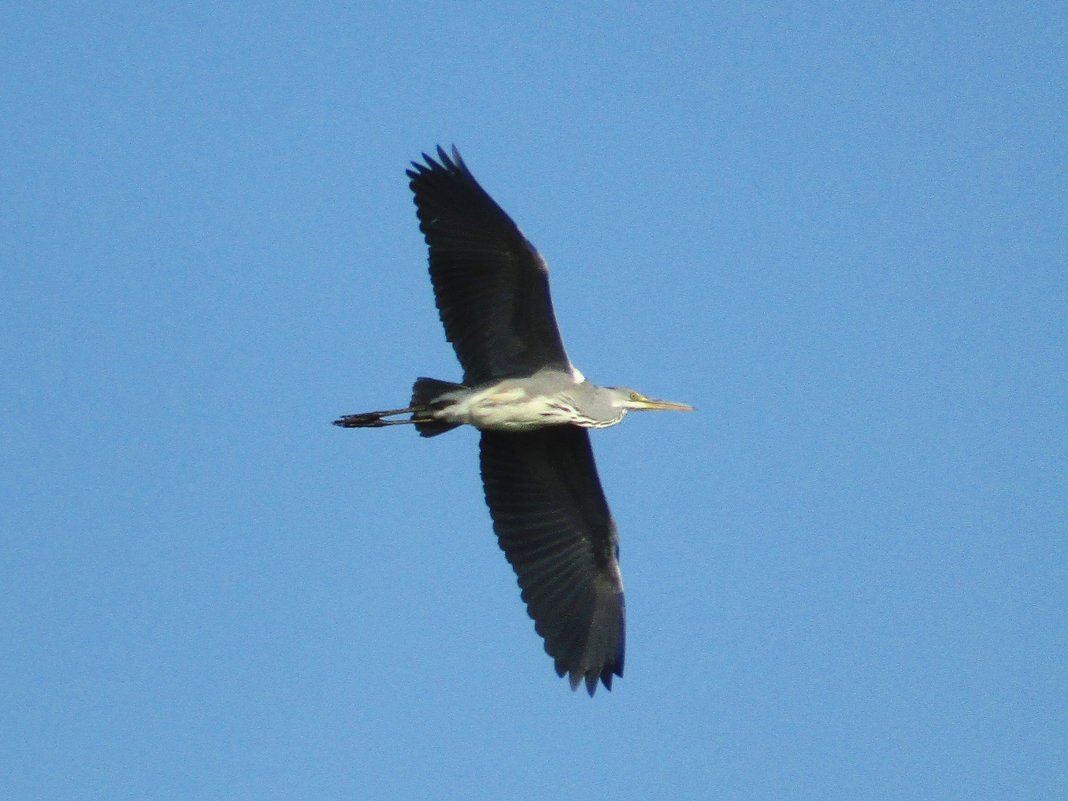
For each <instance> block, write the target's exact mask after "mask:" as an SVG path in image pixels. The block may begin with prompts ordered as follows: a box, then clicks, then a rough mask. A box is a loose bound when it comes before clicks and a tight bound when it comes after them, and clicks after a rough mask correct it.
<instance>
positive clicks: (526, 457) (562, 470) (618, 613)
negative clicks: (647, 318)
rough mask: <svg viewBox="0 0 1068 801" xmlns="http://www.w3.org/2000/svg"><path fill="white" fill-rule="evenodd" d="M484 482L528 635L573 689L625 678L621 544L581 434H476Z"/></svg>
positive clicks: (559, 430)
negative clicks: (528, 620) (530, 621)
mask: <svg viewBox="0 0 1068 801" xmlns="http://www.w3.org/2000/svg"><path fill="white" fill-rule="evenodd" d="M481 451H482V481H483V484H484V485H485V488H486V503H487V504H488V505H489V508H490V514H491V515H492V516H493V528H494V530H495V531H496V532H497V537H498V540H499V541H500V544H501V548H502V549H503V550H504V553H505V556H507V557H508V561H509V562H511V563H512V567H513V568H514V569H515V572H516V575H517V576H518V577H519V586H520V587H521V588H522V590H523V600H524V601H526V604H527V610H528V611H529V612H530V616H531V617H532V618H534V628H535V629H536V630H537V632H538V634H540V635H541V636H542V637H543V638H544V639H545V650H546V651H547V652H548V654H549V656H551V657H553V659H554V660H555V662H556V672H557V674H559V675H560V676H563V675H564V674H565V673H567V674H569V678H570V681H571V687H572V689H574V688H576V687H578V685H579V684H580V683H581V682H582V681H585V682H586V689H587V690H588V691H589V693H590V695H593V692H594V690H595V689H596V687H597V680H598V679H600V680H601V682H603V683H604V686H605V687H607V688H608V689H612V676H613V675H616V676H622V675H623V649H624V606H623V580H622V577H621V576H620V572H619V561H618V554H619V537H618V534H617V532H616V525H615V522H614V521H613V520H612V514H611V512H610V511H609V510H608V503H607V502H606V501H605V497H604V491H603V490H602V489H601V482H600V480H599V479H598V477H597V466H596V465H595V464H594V461H593V451H592V450H591V449H590V438H589V435H588V434H587V432H586V429H584V428H578V427H573V426H553V427H550V428H541V429H536V430H533V431H524V432H515V433H513V432H500V431H483V432H482V449H481Z"/></svg>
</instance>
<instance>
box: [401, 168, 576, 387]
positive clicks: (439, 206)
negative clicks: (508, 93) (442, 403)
mask: <svg viewBox="0 0 1068 801" xmlns="http://www.w3.org/2000/svg"><path fill="white" fill-rule="evenodd" d="M423 158H424V159H425V160H426V164H420V163H417V162H412V168H413V169H411V170H408V177H409V178H411V188H412V191H413V192H414V193H415V205H416V208H417V210H418V215H419V229H420V230H421V231H422V232H423V234H424V236H425V237H426V243H427V245H428V246H429V248H430V278H431V280H432V281H433V284H434V297H435V300H436V302H437V306H438V312H439V313H440V315H441V321H442V323H444V324H445V335H446V337H447V338H448V340H449V341H450V342H451V343H452V345H453V348H455V350H456V356H457V357H458V358H459V360H460V364H461V365H463V368H464V383H465V384H468V385H476V384H481V383H483V382H485V381H489V380H491V379H495V378H503V377H505V376H514V375H528V374H530V373H533V372H535V371H537V370H538V369H540V368H542V367H547V366H550V365H553V366H557V367H560V368H562V369H565V370H567V369H570V366H571V363H570V362H569V361H568V358H567V353H566V352H565V351H564V344H563V342H562V341H561V339H560V331H559V330H558V329H557V326H556V316H555V315H554V314H553V305H552V300H551V299H550V297H549V271H548V268H547V267H546V265H545V260H544V259H542V257H541V256H540V255H539V254H538V251H537V250H535V249H534V246H533V245H531V244H530V243H529V242H528V241H527V240H526V239H525V238H524V237H523V234H522V233H520V231H519V228H518V227H517V226H516V224H515V223H514V222H512V220H511V218H510V217H509V216H508V215H507V214H505V213H504V210H503V209H501V207H500V206H498V205H497V204H496V203H495V202H494V200H493V198H491V197H490V196H489V195H488V194H487V193H486V191H485V190H484V189H483V188H482V187H481V186H479V184H478V182H477V181H476V180H475V178H474V176H473V175H471V173H470V171H469V170H468V169H467V165H465V164H464V162H463V159H461V158H460V154H459V152H458V151H457V150H456V148H453V150H452V157H451V158H450V157H449V156H448V155H447V154H446V153H445V151H444V150H443V149H442V148H441V147H438V161H435V160H434V159H433V158H432V157H430V156H428V155H426V154H425V153H424V154H423Z"/></svg>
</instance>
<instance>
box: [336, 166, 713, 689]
mask: <svg viewBox="0 0 1068 801" xmlns="http://www.w3.org/2000/svg"><path fill="white" fill-rule="evenodd" d="M437 154H438V158H437V159H436V160H435V159H434V158H432V157H430V156H427V155H426V154H424V155H423V159H424V161H425V163H417V162H413V164H412V169H411V170H409V171H408V176H409V178H410V179H411V188H412V191H413V192H414V194H415V205H416V209H417V213H418V217H419V227H420V230H421V231H422V232H423V235H424V237H425V238H426V242H427V245H428V248H429V252H430V258H429V260H430V278H431V282H432V284H433V286H434V298H435V301H436V303H437V307H438V312H439V314H440V317H441V321H442V323H443V324H444V326H445V334H446V337H447V338H448V340H449V341H450V342H451V343H452V345H453V348H454V350H455V351H456V356H457V358H458V359H459V361H460V364H461V366H462V367H463V371H464V376H463V382H462V383H451V382H447V381H439V380H437V379H431V378H420V379H417V380H416V382H415V385H414V387H413V389H412V399H411V402H410V403H409V405H408V406H407V407H405V408H403V409H392V410H386V411H377V412H365V413H362V414H354V415H346V416H344V417H341V418H339V419H338V420H336V421H334V422H335V424H337V425H339V426H343V427H347V428H377V427H381V426H390V425H402V424H409V423H410V424H414V425H415V427H416V429H417V430H418V431H419V433H420V434H421V435H422V436H425V437H433V436H437V435H439V434H442V433H444V432H446V431H449V430H451V429H452V428H455V427H457V426H459V425H464V424H468V425H472V426H474V427H476V428H478V429H479V430H480V431H481V437H482V442H481V448H480V454H481V467H482V480H483V485H484V487H485V492H486V503H487V505H488V506H489V509H490V514H491V516H492V518H493V527H494V530H495V532H496V534H497V537H498V541H499V543H500V546H501V548H502V549H503V550H504V553H505V556H506V557H507V558H508V561H509V562H510V563H511V565H512V567H513V568H514V569H515V572H516V575H517V577H518V580H519V585H520V587H521V589H522V597H523V600H524V601H525V602H526V605H527V610H528V612H529V613H530V616H531V617H532V618H533V619H534V626H535V629H536V630H537V632H538V634H540V635H541V636H542V637H543V638H544V640H545V650H546V651H547V652H548V653H549V655H550V656H552V657H553V660H554V663H555V667H556V672H557V673H558V674H559V675H560V676H563V675H565V674H567V675H568V677H569V680H570V683H571V687H572V689H575V688H577V687H578V686H579V685H580V684H582V683H583V682H585V685H586V689H587V690H588V692H589V694H590V695H593V693H594V690H595V689H596V687H597V683H598V681H600V682H601V683H603V684H604V686H605V687H606V688H608V689H611V687H612V677H613V676H622V675H623V660H624V634H625V622H624V602H623V582H622V578H621V575H620V571H619V537H618V533H617V530H616V525H615V522H614V521H613V519H612V514H611V512H610V511H609V509H608V503H607V502H606V500H605V497H604V491H603V490H602V488H601V482H600V479H599V478H598V476H597V467H596V465H595V463H594V460H593V451H592V450H591V448H590V440H589V435H588V433H587V429H589V428H605V427H608V426H613V425H616V424H617V423H619V422H621V421H622V420H623V417H624V416H625V415H626V413H627V412H628V411H631V410H653V409H664V410H666V409H674V410H683V411H685V410H690V409H691V408H692V407H690V406H686V405H685V404H679V403H671V402H669V401H659V400H655V399H652V398H647V397H645V396H644V395H642V394H641V393H639V392H636V391H635V390H632V389H626V388H619V387H598V386H596V385H594V384H592V383H590V382H589V381H587V380H586V378H585V377H584V376H583V375H582V374H581V373H580V372H579V371H578V370H576V369H575V367H574V366H573V365H572V364H571V360H570V359H569V358H568V356H567V352H566V351H565V350H564V345H563V341H562V339H561V337H560V331H559V329H558V327H557V324H556V317H555V315H554V313H553V307H552V299H551V297H550V294H549V273H548V267H547V266H546V264H545V261H544V259H542V257H541V256H540V255H539V254H538V252H537V250H535V248H534V246H533V245H531V244H530V242H528V241H527V240H526V238H525V237H524V236H523V234H522V233H521V232H520V231H519V228H518V227H517V226H516V225H515V223H514V222H512V220H511V218H510V217H508V215H507V214H505V212H504V211H503V210H502V209H501V207H500V206H498V205H497V203H496V202H495V201H494V200H493V199H492V198H491V197H490V196H489V195H488V194H487V193H486V191H485V190H484V189H483V188H482V187H481V186H480V185H479V184H478V182H477V181H476V180H475V178H474V176H473V175H471V173H470V171H469V170H468V169H467V166H466V165H465V164H464V162H463V159H461V158H460V154H459V152H457V150H456V149H455V148H453V151H452V155H451V156H449V155H448V154H446V153H445V151H444V150H443V149H441V148H440V147H439V148H438V151H437Z"/></svg>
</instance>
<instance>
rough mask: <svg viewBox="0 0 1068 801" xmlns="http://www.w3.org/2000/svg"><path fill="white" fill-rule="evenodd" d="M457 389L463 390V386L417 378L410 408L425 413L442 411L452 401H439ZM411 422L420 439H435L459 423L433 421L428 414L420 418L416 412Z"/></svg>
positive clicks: (413, 387) (413, 386) (433, 379)
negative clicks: (436, 410)
mask: <svg viewBox="0 0 1068 801" xmlns="http://www.w3.org/2000/svg"><path fill="white" fill-rule="evenodd" d="M457 389H465V387H464V385H463V384H454V383H453V382H452V381H439V380H438V379H436V378H417V379H415V384H413V385H412V408H413V409H415V408H419V409H424V410H426V411H427V412H430V411H434V410H435V409H442V408H444V407H445V406H448V405H449V404H451V403H453V402H454V401H439V400H438V398H440V397H441V396H442V395H444V394H445V393H446V392H453V391H455V390H457ZM412 422H413V423H415V428H416V430H417V431H418V432H419V436H421V437H436V436H437V435H438V434H444V433H445V432H446V431H452V430H453V429H454V428H456V427H457V426H458V425H460V424H459V423H443V422H442V421H441V420H435V419H434V418H433V417H431V416H430V415H429V414H426V415H425V416H420V415H419V413H418V412H416V413H414V414H413V415H412Z"/></svg>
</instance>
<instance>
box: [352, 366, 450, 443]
mask: <svg viewBox="0 0 1068 801" xmlns="http://www.w3.org/2000/svg"><path fill="white" fill-rule="evenodd" d="M464 388H465V387H464V385H463V384H454V383H452V382H451V381H438V380H437V379H436V378H417V379H416V381H415V385H414V386H413V387H412V400H411V404H410V405H409V406H408V407H407V408H405V409H385V410H383V411H378V412H361V413H360V414H346V415H345V416H344V417H339V418H338V419H337V420H335V421H334V425H336V426H341V427H342V428H382V427H383V426H400V425H407V424H414V425H415V427H416V429H417V430H418V431H419V435H420V436H423V437H436V436H437V435H438V434H444V433H445V432H446V431H451V430H452V429H454V428H456V427H457V426H458V425H460V424H459V423H446V422H442V421H441V420H435V419H434V416H433V413H434V412H435V411H438V410H440V409H443V408H445V407H446V406H448V405H450V404H451V403H454V401H451V400H446V401H442V400H438V398H440V397H441V395H443V394H444V393H446V392H452V391H453V390H457V389H464ZM402 414H408V415H411V417H409V418H407V419H404V420H393V419H390V418H394V417H397V416H398V415H402Z"/></svg>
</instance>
